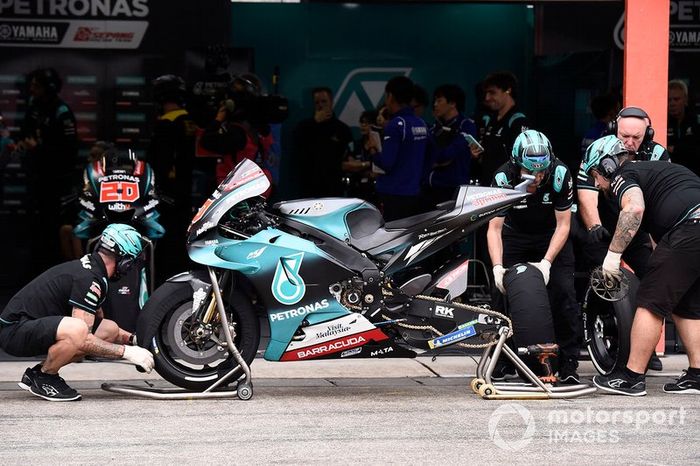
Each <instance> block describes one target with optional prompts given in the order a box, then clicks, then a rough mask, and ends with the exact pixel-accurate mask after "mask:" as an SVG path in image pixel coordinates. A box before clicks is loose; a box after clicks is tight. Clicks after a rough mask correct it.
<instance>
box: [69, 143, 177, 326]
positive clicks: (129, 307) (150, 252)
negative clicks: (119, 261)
mask: <svg viewBox="0 0 700 466" xmlns="http://www.w3.org/2000/svg"><path fill="white" fill-rule="evenodd" d="M78 202H79V204H80V206H81V207H82V210H80V212H79V213H78V219H79V223H78V224H77V225H76V226H75V228H74V229H73V234H74V235H75V236H76V237H77V238H79V239H81V240H85V241H87V244H86V250H87V251H91V250H92V249H93V248H94V247H95V245H96V244H97V241H98V240H99V238H100V235H101V234H102V231H103V230H104V229H105V227H106V226H107V225H109V224H110V223H125V224H127V225H131V226H133V227H134V228H136V229H137V230H138V231H139V232H140V233H141V234H142V237H143V238H144V241H145V243H146V244H145V247H144V250H145V252H144V254H145V258H146V259H147V264H146V265H145V266H140V267H135V268H134V269H132V271H130V272H129V273H127V274H125V275H124V276H123V277H121V278H120V280H119V281H118V282H117V283H115V284H113V285H112V286H110V299H109V300H107V302H106V303H105V306H104V312H105V317H108V318H110V319H113V320H114V321H116V322H117V324H119V326H120V327H121V328H123V329H125V330H128V331H133V330H134V329H135V327H136V316H137V314H138V312H139V311H140V310H141V309H142V308H143V306H144V304H145V303H146V300H147V299H148V296H149V294H150V293H152V292H153V286H154V283H155V279H154V270H155V268H154V249H155V246H154V243H153V242H154V241H155V240H157V239H160V238H162V237H163V235H164V234H165V229H164V228H163V226H162V225H161V224H160V223H159V222H158V219H159V216H160V214H159V212H158V210H157V207H158V204H159V199H158V196H157V195H156V192H155V187H154V177H153V170H152V169H151V167H150V165H149V164H148V163H146V162H144V161H141V160H138V159H137V158H136V155H135V154H134V152H133V151H131V150H128V151H127V152H118V151H116V150H113V149H111V150H109V151H107V152H106V153H105V154H104V156H103V157H102V158H101V159H100V160H97V161H95V162H92V163H91V164H89V165H88V166H87V167H86V168H85V170H84V172H83V190H82V192H81V193H80V195H79V197H78Z"/></svg>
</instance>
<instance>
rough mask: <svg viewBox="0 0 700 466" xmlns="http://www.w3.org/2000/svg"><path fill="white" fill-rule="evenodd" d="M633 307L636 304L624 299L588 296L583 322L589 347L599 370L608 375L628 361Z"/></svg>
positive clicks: (592, 358)
mask: <svg viewBox="0 0 700 466" xmlns="http://www.w3.org/2000/svg"><path fill="white" fill-rule="evenodd" d="M591 295H592V293H591ZM634 311H635V310H634V309H633V306H630V305H626V303H623V302H617V303H610V302H607V301H603V300H601V299H599V298H597V297H589V302H588V306H587V308H586V313H585V316H586V317H585V322H584V325H585V326H586V336H587V338H586V348H587V350H588V354H589V355H590V357H591V362H592V363H593V366H595V368H596V370H597V371H598V372H599V373H601V374H603V375H608V374H610V373H612V372H613V371H614V370H615V369H618V368H623V367H625V365H626V364H627V359H628V358H629V355H630V334H631V332H632V322H633V321H634Z"/></svg>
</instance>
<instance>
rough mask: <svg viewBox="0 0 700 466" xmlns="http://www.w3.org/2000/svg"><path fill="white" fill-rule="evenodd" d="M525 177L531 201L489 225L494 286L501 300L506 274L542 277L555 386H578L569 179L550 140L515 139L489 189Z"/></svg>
mask: <svg viewBox="0 0 700 466" xmlns="http://www.w3.org/2000/svg"><path fill="white" fill-rule="evenodd" d="M524 174H529V175H534V176H535V181H534V182H533V183H532V184H531V185H530V186H529V187H528V192H530V193H532V195H531V196H528V197H527V198H526V199H525V200H524V201H523V202H522V203H521V204H518V205H515V206H513V207H512V208H511V209H510V210H508V211H507V212H506V213H505V214H504V216H500V217H495V218H493V219H492V220H491V221H490V222H489V229H488V233H487V238H488V248H489V255H490V256H491V261H492V262H493V264H494V266H493V275H494V280H495V283H496V287H497V288H498V289H499V291H500V292H501V293H503V294H505V292H506V290H505V289H504V287H503V276H504V274H505V270H506V268H508V267H512V266H513V265H515V264H518V263H521V262H532V263H533V265H534V266H535V267H537V268H538V269H539V270H540V271H541V272H542V276H543V277H544V282H545V285H548V292H549V301H550V306H551V309H552V318H553V320H554V330H555V334H556V339H557V344H558V345H559V350H560V353H559V380H560V381H561V382H563V383H579V378H578V374H577V373H576V369H577V368H578V360H577V358H578V353H579V344H578V325H579V319H578V307H577V303H576V292H575V289H574V253H573V248H572V245H571V242H570V241H569V240H568V238H569V228H570V225H571V205H572V203H573V181H572V179H571V173H570V172H569V169H568V168H567V167H566V165H565V164H564V163H562V162H561V161H559V160H558V159H557V158H556V157H554V154H553V153H552V146H551V144H550V142H549V139H547V137H546V136H545V135H544V134H542V133H540V132H539V131H535V130H526V131H524V132H522V133H520V135H519V136H518V137H517V138H516V139H515V142H514V144H513V151H512V158H511V160H510V161H509V162H507V163H505V164H503V165H502V166H501V167H500V168H499V169H498V170H497V171H496V175H495V176H494V182H493V185H494V186H499V187H507V188H513V187H514V186H515V185H517V184H518V183H520V181H521V177H522V175H524ZM550 269H551V270H550ZM550 272H551V273H550ZM550 277H551V283H550ZM542 343H547V342H542ZM503 375H505V374H503ZM496 377H498V374H497V375H496ZM503 378H504V377H501V379H503Z"/></svg>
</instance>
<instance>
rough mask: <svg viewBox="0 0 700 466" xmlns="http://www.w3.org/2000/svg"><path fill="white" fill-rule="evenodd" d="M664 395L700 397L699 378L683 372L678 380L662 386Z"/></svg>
mask: <svg viewBox="0 0 700 466" xmlns="http://www.w3.org/2000/svg"><path fill="white" fill-rule="evenodd" d="M664 393H682V394H686V393H687V394H691V395H700V377H693V376H692V375H690V374H688V371H686V370H684V371H683V373H682V374H681V376H680V377H678V380H676V381H675V382H673V383H667V384H664Z"/></svg>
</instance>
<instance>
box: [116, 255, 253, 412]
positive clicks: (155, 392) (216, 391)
mask: <svg viewBox="0 0 700 466" xmlns="http://www.w3.org/2000/svg"><path fill="white" fill-rule="evenodd" d="M208 270H209V278H210V279H211V283H212V289H213V292H214V299H216V307H217V310H218V311H219V317H220V318H221V325H222V327H223V331H224V335H225V337H226V345H227V346H228V350H229V352H230V353H231V356H233V359H235V360H236V362H237V363H238V365H237V366H235V367H234V368H233V369H231V370H230V371H228V372H227V373H226V374H225V375H224V376H223V377H219V378H218V380H217V381H216V382H214V383H213V384H212V385H211V386H210V387H209V388H207V389H206V390H204V391H203V392H193V391H191V390H185V389H182V388H154V387H140V386H136V385H127V384H112V383H103V384H102V389H103V390H106V391H108V392H114V393H121V394H125V395H133V396H140V397H144V398H151V399H156V400H197V399H212V398H234V397H238V398H239V399H240V400H244V401H246V400H250V399H251V398H252V397H253V382H252V377H251V374H250V367H249V366H248V364H246V362H245V360H244V359H243V356H241V353H240V351H238V348H236V345H235V344H234V342H233V337H232V335H231V330H230V327H229V324H228V318H227V317H226V310H225V309H224V301H223V299H222V297H221V289H220V288H219V281H218V280H217V278H216V274H215V273H214V270H213V269H212V268H211V267H209V268H208ZM238 369H243V376H242V377H241V378H240V380H238V383H237V385H236V389H235V390H231V389H221V388H219V387H221V386H222V385H223V384H224V382H226V381H227V380H228V379H229V378H231V376H232V375H233V374H234V373H235V372H236V371H237V370H238Z"/></svg>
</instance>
